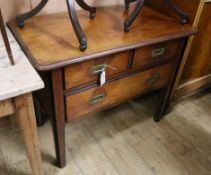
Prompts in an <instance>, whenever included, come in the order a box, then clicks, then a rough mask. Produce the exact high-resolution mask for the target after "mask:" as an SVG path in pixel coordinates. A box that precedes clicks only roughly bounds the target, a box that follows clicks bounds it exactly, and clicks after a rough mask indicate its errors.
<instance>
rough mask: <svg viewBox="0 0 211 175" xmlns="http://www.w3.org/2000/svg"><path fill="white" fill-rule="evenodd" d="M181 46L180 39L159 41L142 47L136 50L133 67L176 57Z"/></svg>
mask: <svg viewBox="0 0 211 175" xmlns="http://www.w3.org/2000/svg"><path fill="white" fill-rule="evenodd" d="M179 48H180V40H173V41H169V42H164V43H159V44H156V45H153V46H148V47H142V48H138V49H136V50H135V53H134V59H133V64H132V67H133V68H137V67H141V66H144V65H147V64H151V63H156V62H158V61H162V60H166V59H175V58H176V56H177V55H178V52H179Z"/></svg>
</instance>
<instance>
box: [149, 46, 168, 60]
mask: <svg viewBox="0 0 211 175" xmlns="http://www.w3.org/2000/svg"><path fill="white" fill-rule="evenodd" d="M164 52H165V47H161V48H157V49H154V50H153V51H152V58H157V57H160V56H162V55H163V54H164Z"/></svg>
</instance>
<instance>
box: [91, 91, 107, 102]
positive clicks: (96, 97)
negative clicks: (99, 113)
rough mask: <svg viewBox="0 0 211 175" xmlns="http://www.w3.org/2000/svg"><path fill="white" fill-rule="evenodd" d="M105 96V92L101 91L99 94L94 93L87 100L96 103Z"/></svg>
mask: <svg viewBox="0 0 211 175" xmlns="http://www.w3.org/2000/svg"><path fill="white" fill-rule="evenodd" d="M105 96H106V94H105V93H103V94H99V95H96V96H94V97H92V98H91V99H90V101H89V103H90V104H96V103H99V102H101V101H103V100H104V99H105Z"/></svg>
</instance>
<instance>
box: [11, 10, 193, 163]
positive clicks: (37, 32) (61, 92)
mask: <svg viewBox="0 0 211 175" xmlns="http://www.w3.org/2000/svg"><path fill="white" fill-rule="evenodd" d="M78 15H79V19H80V21H81V25H82V26H83V28H84V29H85V31H86V35H87V38H88V49H87V50H86V51H85V52H80V51H79V50H78V48H77V44H78V41H77V40H76V38H74V33H73V30H72V29H71V27H70V26H69V22H68V21H67V20H68V14H66V13H61V14H55V15H50V16H43V17H35V18H34V19H33V20H29V21H28V22H26V24H25V27H24V28H23V29H19V28H18V27H17V24H16V23H15V22H14V21H11V22H10V23H9V27H10V29H11V31H12V32H13V34H14V35H15V37H16V38H17V40H18V41H19V43H20V45H21V46H22V48H23V50H24V52H25V53H26V55H27V56H28V58H29V60H30V61H31V62H32V64H33V65H34V67H35V68H36V69H37V70H38V71H39V73H40V75H41V76H42V78H43V80H44V82H45V87H46V88H45V89H44V90H43V91H40V92H39V93H38V94H36V95H37V97H38V99H39V101H40V103H41V105H38V106H37V109H39V108H41V107H40V106H42V108H43V109H44V110H45V111H46V113H47V114H48V115H49V116H50V118H51V120H52V127H53V131H54V139H55V147H56V154H57V160H58V166H60V167H63V166H64V165H65V139H64V127H65V122H69V121H74V120H78V119H81V118H83V117H85V116H87V115H90V114H91V113H94V112H97V111H101V110H103V109H105V108H110V107H112V106H115V105H118V104H120V103H122V102H125V101H127V100H128V99H132V98H134V97H137V96H140V95H143V94H145V93H149V92H151V91H154V90H159V91H160V98H159V100H158V103H157V104H156V105H157V106H156V111H155V115H154V120H155V121H160V119H161V118H162V117H163V114H164V111H165V109H166V107H167V104H168V99H169V94H170V91H171V88H172V84H173V81H174V78H175V73H176V71H177V68H178V66H179V64H180V61H181V56H182V54H183V50H184V47H185V43H186V40H187V39H188V37H189V36H190V35H193V34H196V33H197V30H196V29H192V28H191V27H190V26H189V25H181V24H179V23H178V22H177V21H175V19H172V18H169V17H168V16H164V15H162V14H160V13H158V12H156V11H153V10H152V9H149V8H144V9H143V12H142V15H140V16H139V17H138V19H137V20H136V21H135V23H134V24H133V27H132V28H131V31H130V32H129V33H124V31H123V23H122V21H124V18H125V14H124V7H121V6H120V7H107V8H100V9H99V10H98V13H97V16H96V18H95V19H94V20H91V21H89V19H88V16H87V18H85V17H84V16H85V14H84V12H79V14H78ZM155 16H156V18H155ZM88 21H89V22H88ZM102 21H105V22H104V23H101V22H102ZM102 72H105V74H106V75H105V84H103V85H100V80H102V77H103V76H102ZM38 111H39V110H38ZM38 117H39V116H38Z"/></svg>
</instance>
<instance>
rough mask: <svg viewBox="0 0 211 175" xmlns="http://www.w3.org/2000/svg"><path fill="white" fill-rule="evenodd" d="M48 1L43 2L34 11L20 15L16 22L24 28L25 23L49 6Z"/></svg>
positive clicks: (43, 0)
mask: <svg viewBox="0 0 211 175" xmlns="http://www.w3.org/2000/svg"><path fill="white" fill-rule="evenodd" d="M47 2H48V0H42V1H41V2H40V3H39V4H38V5H37V6H36V7H35V8H34V9H32V10H31V11H29V12H27V13H24V14H21V15H18V16H17V17H16V20H17V22H18V26H19V27H24V21H25V20H27V19H29V18H31V17H33V16H35V15H36V14H37V13H39V12H40V11H41V10H42V9H43V8H44V7H45V5H46V4H47Z"/></svg>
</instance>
